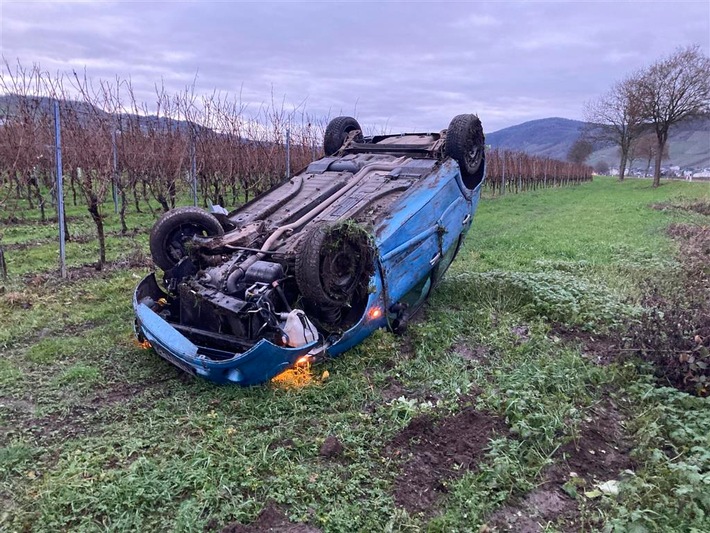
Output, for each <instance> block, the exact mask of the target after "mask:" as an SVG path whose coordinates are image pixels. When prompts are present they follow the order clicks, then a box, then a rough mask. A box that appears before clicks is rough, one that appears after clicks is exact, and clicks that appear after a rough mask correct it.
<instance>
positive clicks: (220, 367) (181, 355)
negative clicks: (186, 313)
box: [133, 274, 318, 386]
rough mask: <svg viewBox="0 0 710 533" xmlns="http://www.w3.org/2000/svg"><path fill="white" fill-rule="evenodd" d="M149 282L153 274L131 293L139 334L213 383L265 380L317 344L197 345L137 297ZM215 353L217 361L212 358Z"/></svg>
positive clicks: (152, 282) (181, 365) (184, 367)
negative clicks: (240, 348)
mask: <svg viewBox="0 0 710 533" xmlns="http://www.w3.org/2000/svg"><path fill="white" fill-rule="evenodd" d="M149 285H154V286H155V287H156V288H157V284H156V283H155V275H154V274H150V275H148V276H147V277H146V278H144V279H143V280H142V281H141V283H140V284H139V285H138V288H137V289H136V292H135V294H134V296H133V310H134V311H135V314H136V334H137V335H138V337H139V338H141V337H142V338H144V339H145V340H147V341H148V342H149V343H150V344H151V346H152V347H153V348H154V349H155V351H156V352H157V353H158V355H160V356H161V357H163V358H164V359H166V360H167V361H169V362H171V363H172V364H174V365H175V366H177V367H179V368H181V369H182V370H184V371H186V372H189V373H190V374H195V375H198V376H201V377H203V378H206V379H208V380H210V381H214V382H215V383H234V384H238V385H242V386H249V385H256V384H258V383H264V382H265V381H268V380H269V379H271V378H272V377H274V376H276V375H277V374H280V373H281V372H283V371H284V370H286V369H287V368H289V367H291V366H293V365H294V364H295V363H296V361H297V360H298V359H299V358H300V357H302V356H304V355H306V354H307V353H308V352H310V351H311V350H312V349H313V348H315V347H316V345H317V344H318V342H317V341H315V342H312V343H310V344H307V345H305V346H301V347H299V348H289V347H285V346H276V345H275V344H273V343H272V342H269V341H268V340H266V339H261V340H260V341H258V342H257V343H256V344H255V345H254V346H252V347H251V348H250V349H249V350H247V351H245V352H242V353H230V352H226V351H221V350H215V349H213V348H204V347H201V346H197V345H196V344H194V343H193V342H191V341H190V340H189V339H188V338H187V337H185V336H184V335H182V334H181V333H180V332H179V331H177V330H176V329H175V328H174V327H173V326H171V325H170V324H169V323H168V322H167V321H166V320H164V319H163V318H162V317H160V316H159V315H158V314H157V313H156V312H155V311H153V310H152V309H151V308H150V307H148V306H147V305H146V304H145V303H141V302H140V301H139V300H138V294H139V292H141V290H143V291H145V287H146V286H149ZM156 300H157V299H156ZM206 352H209V354H210V355H211V357H207V356H206V355H203V353H206ZM215 356H217V358H218V359H219V360H215V359H214V358H215Z"/></svg>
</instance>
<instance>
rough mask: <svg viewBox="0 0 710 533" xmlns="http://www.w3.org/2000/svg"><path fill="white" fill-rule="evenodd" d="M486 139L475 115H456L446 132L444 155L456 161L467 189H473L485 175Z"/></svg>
mask: <svg viewBox="0 0 710 533" xmlns="http://www.w3.org/2000/svg"><path fill="white" fill-rule="evenodd" d="M485 143H486V138H485V136H484V135H483V127H482V126H481V121H480V120H479V118H478V117H477V116H476V115H457V116H455V117H454V118H453V120H451V123H450V124H449V129H448V130H447V131H446V155H447V156H448V157H451V158H453V159H455V160H456V162H457V163H458V164H459V168H460V169H461V178H462V179H463V184H464V185H465V186H466V188H467V189H475V188H476V187H478V185H479V184H480V183H481V182H482V181H483V176H484V175H485V165H486V153H485Z"/></svg>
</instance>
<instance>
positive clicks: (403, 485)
mask: <svg viewBox="0 0 710 533" xmlns="http://www.w3.org/2000/svg"><path fill="white" fill-rule="evenodd" d="M506 433H507V427H506V426H505V424H504V422H503V421H502V420H501V419H500V418H499V417H497V416H495V415H492V414H489V413H483V412H480V411H477V410H476V409H474V408H473V407H465V408H464V409H463V410H462V411H460V412H459V413H457V414H455V415H453V416H450V417H448V418H444V419H443V420H436V419H434V418H433V417H431V416H428V415H423V416H419V417H417V418H415V419H414V420H412V421H411V422H410V424H409V425H408V426H407V427H406V428H404V430H402V431H401V432H400V433H399V434H398V435H397V436H396V437H395V438H394V439H393V440H392V442H391V443H390V445H389V446H388V450H387V453H388V455H390V456H392V457H402V458H404V460H405V462H404V464H403V466H402V469H401V472H400V474H399V476H398V477H397V479H396V480H395V483H394V499H395V502H396V503H397V505H399V506H401V507H404V508H405V509H406V510H407V511H408V512H410V513H422V512H423V513H425V514H431V511H432V508H433V506H434V504H435V503H436V501H437V500H438V499H439V497H440V496H441V495H443V494H445V493H446V492H447V489H446V482H447V481H448V480H451V479H454V478H457V477H460V476H461V475H463V474H464V473H465V472H467V471H469V470H475V469H476V468H477V466H478V464H479V463H480V462H481V461H482V460H483V457H484V454H485V451H486V449H487V447H488V444H489V442H490V440H491V439H492V438H494V437H495V436H497V435H504V434H506Z"/></svg>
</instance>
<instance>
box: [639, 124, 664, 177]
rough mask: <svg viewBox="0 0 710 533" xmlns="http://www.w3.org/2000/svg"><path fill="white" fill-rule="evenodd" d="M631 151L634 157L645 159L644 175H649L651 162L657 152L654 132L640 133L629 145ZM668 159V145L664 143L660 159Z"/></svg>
mask: <svg viewBox="0 0 710 533" xmlns="http://www.w3.org/2000/svg"><path fill="white" fill-rule="evenodd" d="M631 152H632V153H633V154H634V157H638V158H640V159H641V160H642V161H646V172H645V173H644V176H649V175H650V170H651V163H652V162H653V161H654V160H655V159H656V155H657V153H658V141H657V140H656V135H655V134H654V133H647V134H646V135H642V136H641V137H639V138H638V139H636V140H635V141H634V142H633V145H632V147H631ZM665 159H668V145H667V144H666V145H665V146H664V148H663V152H661V160H665Z"/></svg>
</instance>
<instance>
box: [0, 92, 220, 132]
mask: <svg viewBox="0 0 710 533" xmlns="http://www.w3.org/2000/svg"><path fill="white" fill-rule="evenodd" d="M22 98H24V97H22V96H19V95H17V94H3V95H0V120H2V119H4V118H6V117H11V116H13V115H15V114H17V112H18V108H19V107H20V104H21V100H22ZM30 98H31V101H32V102H33V108H34V106H37V107H36V108H35V109H37V110H38V112H39V113H41V114H49V115H50V116H52V115H53V114H54V100H55V99H54V98H49V97H46V96H39V97H30ZM59 105H60V106H61V107H62V108H63V109H67V108H69V109H73V110H74V111H75V112H76V113H77V114H78V116H79V117H80V120H81V117H90V116H93V115H98V116H99V117H102V118H104V119H106V118H110V117H111V114H110V113H107V112H106V111H104V110H102V109H99V108H97V107H95V106H92V105H91V104H88V103H86V102H79V101H76V100H60V101H59ZM128 120H137V122H138V124H140V125H141V128H142V129H147V128H148V127H149V126H150V127H152V128H155V129H163V128H166V127H168V126H170V127H171V128H178V129H179V130H182V131H185V132H187V131H190V125H189V124H188V123H187V122H186V121H184V120H176V119H172V118H166V117H158V116H155V115H134V114H130V113H121V114H119V115H117V118H116V121H117V123H119V124H120V123H121V122H126V121H128ZM196 128H197V131H198V132H199V131H201V130H207V128H203V127H202V126H199V125H197V126H196Z"/></svg>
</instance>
